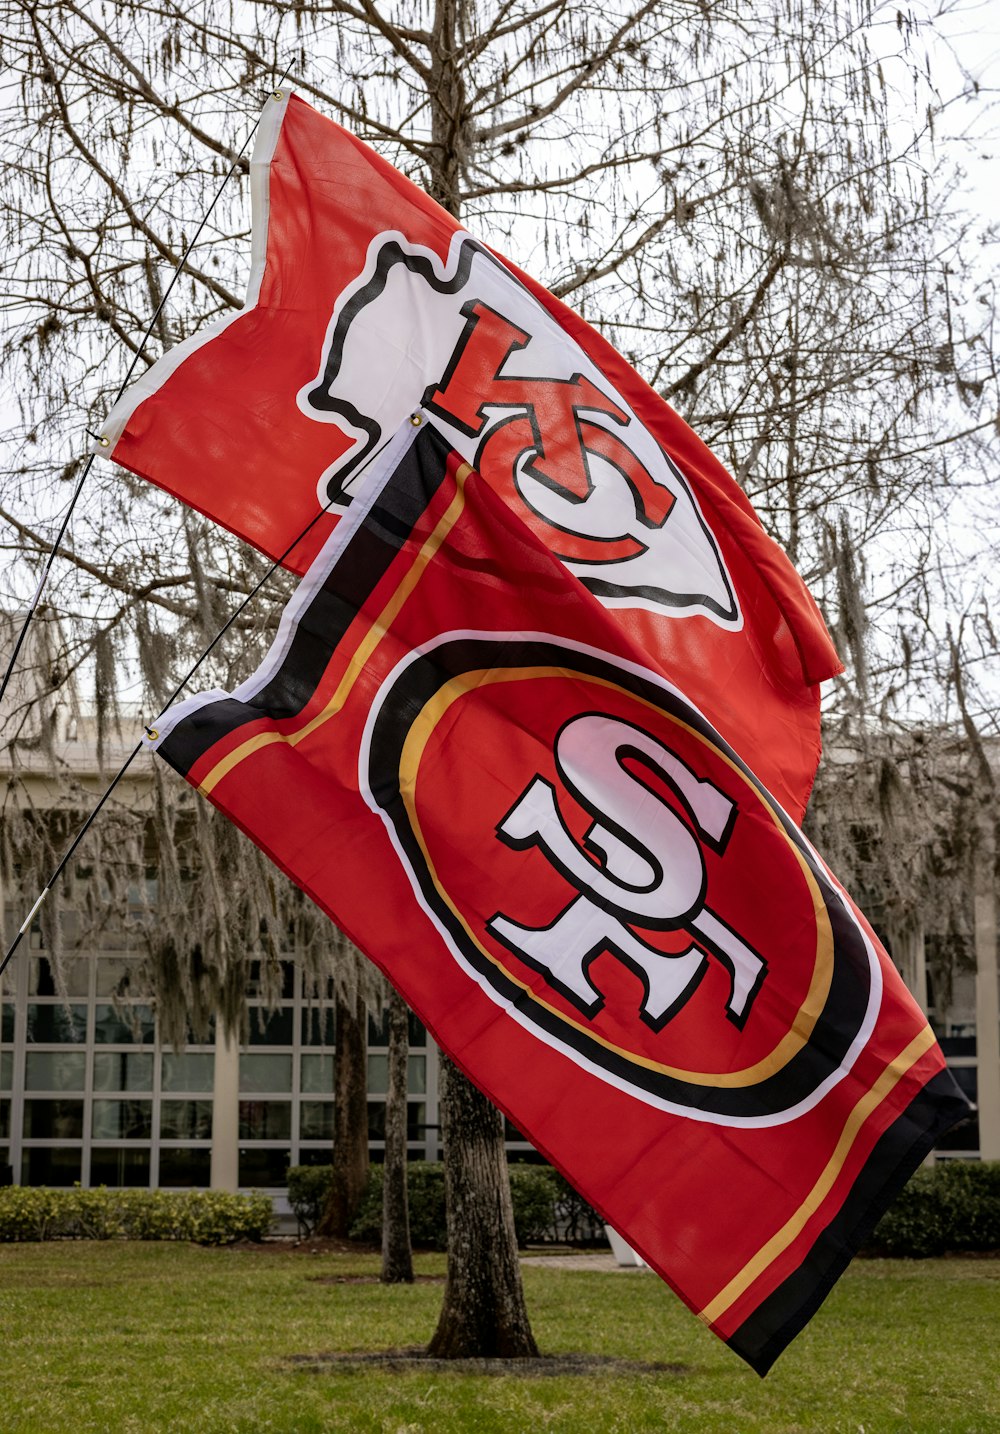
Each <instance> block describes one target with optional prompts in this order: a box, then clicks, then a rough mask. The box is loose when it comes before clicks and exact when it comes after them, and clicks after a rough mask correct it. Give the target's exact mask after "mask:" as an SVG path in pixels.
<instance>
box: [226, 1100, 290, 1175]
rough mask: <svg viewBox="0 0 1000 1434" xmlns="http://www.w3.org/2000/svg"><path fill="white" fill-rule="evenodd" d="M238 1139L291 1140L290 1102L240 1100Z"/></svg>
mask: <svg viewBox="0 0 1000 1434" xmlns="http://www.w3.org/2000/svg"><path fill="white" fill-rule="evenodd" d="M239 1138H240V1140H291V1138H292V1103H291V1101H288V1100H241V1101H240V1128H239ZM241 1183H242V1182H241Z"/></svg>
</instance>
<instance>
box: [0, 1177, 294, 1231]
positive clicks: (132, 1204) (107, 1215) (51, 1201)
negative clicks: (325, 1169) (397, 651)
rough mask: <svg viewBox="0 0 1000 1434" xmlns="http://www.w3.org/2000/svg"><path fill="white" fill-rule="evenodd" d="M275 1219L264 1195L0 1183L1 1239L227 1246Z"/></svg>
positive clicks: (259, 1229) (270, 1223)
mask: <svg viewBox="0 0 1000 1434" xmlns="http://www.w3.org/2000/svg"><path fill="white" fill-rule="evenodd" d="M273 1221H274V1211H273V1209H272V1206H271V1201H270V1198H269V1197H268V1196H267V1195H229V1194H227V1193H225V1192H224V1191H221V1190H183V1191H182V1190H108V1189H106V1188H105V1187H104V1186H100V1187H99V1188H97V1189H94V1190H84V1189H81V1188H80V1186H74V1187H73V1188H72V1189H71V1190H49V1189H46V1188H36V1187H31V1186H23V1185H8V1186H5V1187H3V1188H0V1242H8V1243H9V1242H11V1241H15V1240H53V1239H75V1240H116V1239H124V1240H191V1241H192V1242H194V1243H195V1244H198V1245H230V1244H232V1243H233V1241H234V1240H262V1239H263V1238H264V1236H265V1235H266V1234H267V1232H268V1231H269V1230H270V1228H271V1225H272V1224H273Z"/></svg>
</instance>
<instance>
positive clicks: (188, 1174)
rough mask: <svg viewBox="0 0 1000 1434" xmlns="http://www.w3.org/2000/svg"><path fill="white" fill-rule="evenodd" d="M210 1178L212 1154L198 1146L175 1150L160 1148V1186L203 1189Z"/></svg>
mask: <svg viewBox="0 0 1000 1434" xmlns="http://www.w3.org/2000/svg"><path fill="white" fill-rule="evenodd" d="M211 1176H212V1152H211V1150H209V1149H207V1148H205V1147H201V1148H199V1147H198V1146H194V1147H193V1148H187V1149H186V1148H184V1147H180V1148H175V1147H172V1146H169V1145H161V1146H160V1184H161V1185H164V1186H168V1187H170V1188H171V1189H176V1188H177V1187H178V1186H183V1185H191V1186H195V1187H204V1186H206V1185H208V1183H209V1180H210V1179H211Z"/></svg>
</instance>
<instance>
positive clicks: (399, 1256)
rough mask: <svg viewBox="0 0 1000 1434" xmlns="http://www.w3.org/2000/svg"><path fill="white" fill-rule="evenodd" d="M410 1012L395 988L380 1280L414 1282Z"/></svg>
mask: <svg viewBox="0 0 1000 1434" xmlns="http://www.w3.org/2000/svg"><path fill="white" fill-rule="evenodd" d="M409 1016H410V1013H409V1011H408V1009H407V1006H406V1002H405V1001H404V1000H403V998H402V996H400V995H399V994H398V992H396V991H393V992H392V995H391V996H390V998H389V1079H388V1083H387V1088H386V1099H385V1164H384V1165H383V1167H382V1283H383V1284H384V1285H397V1284H412V1283H413V1252H412V1250H411V1249H410V1208H409V1201H408V1198H407V1190H406V1088H407V1066H408V1063H409V1054H410V1038H409V1031H408V1029H407V1027H408V1023H409Z"/></svg>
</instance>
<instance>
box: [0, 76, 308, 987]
mask: <svg viewBox="0 0 1000 1434" xmlns="http://www.w3.org/2000/svg"><path fill="white" fill-rule="evenodd" d="M291 68H292V61H291V60H290V61H289V62H288V64H287V65H286V66H285V71H284V74H283V75H282V76H281V79H280V80H279V81H278V83H277V85H276V86H275V92H278V91H280V89H281V86H282V85H283V84H284V83H285V80H286V79H287V78H288V74H289V71H290V70H291ZM259 125H260V116H259V115H258V116H257V118H256V119H255V120H254V122H253V125H252V127H251V129H250V131H249V133H248V134H247V136H246V138H245V139H244V140H243V143H242V144H241V145H240V148H239V149H238V150H237V152H236V156H235V158H234V159H233V162H232V164H231V165H230V166H229V169H228V170H227V172H226V175H225V178H224V179H223V181H222V183H221V184H220V185H219V187H218V189H217V190H216V192H215V197H214V198H213V200H212V202H211V204H210V205H209V206H208V208H207V209H206V210H205V213H204V214H203V215H202V217H201V221H200V223H199V224H198V227H197V229H196V230H195V232H194V237H193V238H192V239H191V241H190V242H189V244H188V246H187V248H186V249H185V250H184V252H183V254H182V255H181V257H180V259H179V260H178V261H177V266H176V268H175V269H174V272H173V273H172V274H171V276H170V282H169V283H168V284H167V287H166V288H165V289H164V291H163V294H162V296H161V298H160V302H159V303H158V304H157V306H156V309H155V311H154V313H153V317H152V318H151V319H150V321H149V323H148V324H147V326H146V329H145V332H144V333H143V335H142V338H141V340H140V341H139V346H138V348H137V349H136V351H135V353H134V355H133V356H132V362H131V363H130V364H129V367H128V372H127V373H126V374H125V377H124V378H123V379H122V382H121V385H120V387H119V389H118V392H117V393H116V394H115V398H114V403H117V402H118V400H119V399H120V398H121V396H122V394H123V393H124V392H125V390H126V389H127V388H128V386H129V383H130V382H131V380H132V375H133V374H134V373H135V369H136V365H137V364H138V362H139V360H140V358H141V357H142V355H143V352H144V350H145V347H146V344H147V343H148V342H149V339H150V336H151V335H152V333H153V330H154V329H155V327H156V325H157V323H158V322H159V319H160V315H161V314H162V313H163V310H164V307H165V305H166V302H167V300H168V299H169V297H170V295H171V293H172V292H173V289H174V285H175V284H176V283H177V280H178V279H179V278H180V276H181V274H182V273H183V271H184V266H185V265H186V264H187V261H188V259H190V257H191V254H192V252H193V250H194V248H195V245H196V244H197V243H198V240H199V239H200V238H201V235H202V231H203V230H204V228H205V225H206V224H207V223H208V221H209V219H210V218H211V216H212V212H213V210H214V209H215V206H216V205H217V204H218V202H219V200H220V199H221V198H222V193H223V190H224V189H225V188H226V185H227V184H228V183H229V181H230V179H232V177H233V175H234V174H235V173H236V170H237V169H238V168H239V165H240V162H241V160H242V159H243V156H244V154H245V153H246V149H247V146H248V145H249V143H250V141H251V140H252V139H253V137H254V135H255V134H256V133H257V129H258V127H259ZM113 406H114V404H112V407H113ZM87 433H88V436H89V437H91V438H93V439H95V441H96V442H97V443H98V444H100V446H101V447H102V448H108V447H110V444H111V440H110V439H109V438H107V437H106V436H104V435H103V434H94V433H90V431H89V429H88V430H87ZM96 456H97V455H96V454H94V453H91V454H90V456H89V457H88V459H87V462H86V463H85V465H84V469H83V472H82V473H81V474H80V477H79V480H78V481H77V485H76V487H75V488H74V490H73V494H72V497H71V498H70V500H69V505H68V507H67V508H66V511H65V513H64V514H63V518H62V522H61V523H60V524H59V530H58V532H57V533H56V536H55V538H54V540H53V542H52V545H51V547H50V548H49V551H48V554H47V555H46V559H45V562H44V564H43V566H42V572H41V576H40V577H39V579H38V583H37V585H36V587H35V591H34V593H33V594H32V598H31V601H30V603H29V604H28V611H27V613H26V615H25V618H24V621H23V623H22V624H21V629H20V631H19V633H18V635H17V640H16V641H15V643H14V650H13V652H12V653H11V655H10V661H9V662H8V663H7V668H6V670H5V672H4V675H3V679H2V681H0V703H2V702H3V699H4V695H5V693H6V691H7V687H8V685H9V683H10V679H11V677H12V675H13V673H14V669H15V667H16V665H17V659H18V657H19V656H20V653H21V648H22V647H23V646H24V641H25V638H26V637H27V635H28V628H29V627H30V626H31V622H32V619H33V618H34V616H35V613H36V611H37V609H38V604H39V602H40V601H41V597H42V593H43V592H44V591H45V587H46V584H47V583H48V580H49V574H50V573H51V571H52V565H53V563H54V562H55V560H56V556H57V555H58V553H59V549H60V548H61V546H62V541H63V538H65V536H66V530H67V528H68V527H69V524H70V519H71V518H72V516H73V512H74V510H75V508H76V505H77V502H78V500H79V497H80V494H81V493H82V492H83V486H84V484H85V483H86V481H87V477H88V475H89V473H90V470H91V468H92V467H93V464H94V459H95V457H96ZM224 630H225V629H223V631H224ZM220 636H221V634H220ZM18 934H19V935H20V933H18ZM4 965H6V961H5V962H4ZM2 971H3V966H0V973H2Z"/></svg>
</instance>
